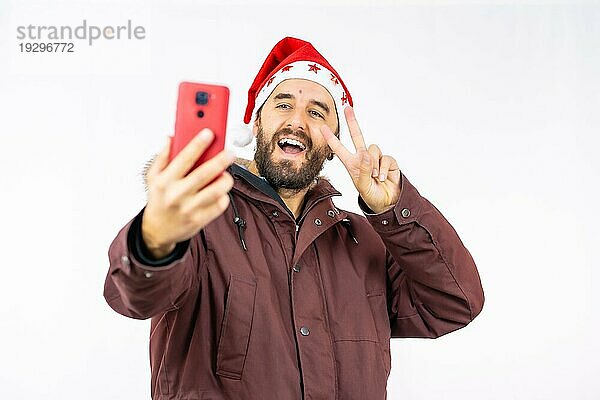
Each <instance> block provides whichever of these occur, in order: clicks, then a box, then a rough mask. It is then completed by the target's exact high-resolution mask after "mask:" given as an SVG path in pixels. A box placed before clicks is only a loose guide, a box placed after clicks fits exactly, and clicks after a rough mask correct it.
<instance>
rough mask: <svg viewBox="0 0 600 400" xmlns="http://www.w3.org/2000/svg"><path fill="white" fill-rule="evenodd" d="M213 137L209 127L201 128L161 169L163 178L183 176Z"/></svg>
mask: <svg viewBox="0 0 600 400" xmlns="http://www.w3.org/2000/svg"><path fill="white" fill-rule="evenodd" d="M213 139H214V134H213V133H212V131H211V130H210V129H203V130H202V131H200V133H199V134H198V135H196V136H194V138H192V140H190V141H189V143H188V144H186V145H185V147H184V148H183V149H181V151H180V152H179V153H178V154H177V155H176V156H175V158H173V160H171V162H170V163H169V164H168V165H167V167H166V168H165V169H164V170H163V172H162V173H163V176H164V178H165V179H166V180H167V181H168V182H169V181H174V180H176V179H180V178H183V177H184V176H185V175H186V174H187V173H188V172H189V170H190V169H191V168H192V166H193V165H194V163H195V162H196V160H197V159H198V158H199V157H200V156H201V155H202V153H204V151H205V150H206V149H207V148H208V146H209V145H210V143H212V141H213Z"/></svg>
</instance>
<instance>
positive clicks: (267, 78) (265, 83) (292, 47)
mask: <svg viewBox="0 0 600 400" xmlns="http://www.w3.org/2000/svg"><path fill="white" fill-rule="evenodd" d="M286 79H307V80H310V81H313V82H316V83H318V84H320V85H321V86H323V87H324V88H325V89H327V91H329V94H331V97H332V98H333V101H334V102H335V108H336V112H337V116H338V122H339V125H340V133H342V132H344V131H346V130H347V124H346V117H345V114H344V107H346V106H348V105H350V106H352V105H353V103H352V97H351V96H350V93H349V92H348V89H347V88H346V85H345V84H344V82H343V81H342V79H341V78H340V76H339V75H338V73H337V71H336V70H335V69H333V67H332V66H331V65H330V64H329V63H328V62H327V60H326V59H325V57H323V56H322V55H321V53H319V52H318V51H317V50H316V49H315V48H314V47H313V45H312V44H310V43H309V42H306V41H304V40H301V39H296V38H293V37H286V38H283V39H281V40H280V41H279V42H278V43H277V44H276V45H275V47H273V49H272V50H271V52H270V53H269V55H268V56H267V58H266V59H265V62H264V63H263V65H262V67H261V68H260V70H259V71H258V74H257V75H256V78H254V82H252V86H250V89H249V90H248V106H247V107H246V113H245V115H244V123H246V124H249V123H250V122H252V123H254V118H256V111H257V110H258V109H259V108H260V107H261V106H262V105H263V104H264V102H265V101H266V100H267V98H268V97H269V96H270V95H271V93H272V92H273V90H274V89H275V88H276V87H277V85H278V84H279V83H281V82H283V81H284V80H286ZM250 128H251V126H250ZM250 141H252V131H251V129H250V130H249V131H248V134H247V137H239V138H238V140H236V142H237V144H238V145H239V146H245V145H247V144H248V143H250Z"/></svg>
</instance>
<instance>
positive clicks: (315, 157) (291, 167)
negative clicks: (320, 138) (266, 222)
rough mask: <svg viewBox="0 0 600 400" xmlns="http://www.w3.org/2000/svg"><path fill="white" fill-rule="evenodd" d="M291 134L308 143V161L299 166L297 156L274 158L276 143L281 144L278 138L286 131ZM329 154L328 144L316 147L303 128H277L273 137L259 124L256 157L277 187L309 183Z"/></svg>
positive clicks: (261, 170) (301, 186)
mask: <svg viewBox="0 0 600 400" xmlns="http://www.w3.org/2000/svg"><path fill="white" fill-rule="evenodd" d="M289 134H293V135H295V136H297V137H298V138H300V139H302V141H303V142H304V143H305V144H306V151H305V153H304V161H303V162H302V164H301V165H299V166H296V162H295V161H293V160H279V161H274V160H273V158H272V156H273V152H274V151H275V146H278V144H277V142H278V141H279V140H280V139H281V138H282V137H283V136H284V135H289ZM329 154H330V150H329V146H328V145H324V146H322V147H319V148H314V147H313V143H312V140H311V139H310V137H309V136H308V135H307V134H306V133H305V132H304V131H303V130H297V131H295V132H294V131H293V130H292V129H290V128H283V129H280V130H279V131H277V132H276V133H275V134H274V135H273V137H272V139H271V140H270V141H269V140H268V139H267V138H266V137H265V134H264V132H263V129H262V126H261V125H260V124H259V126H258V134H257V135H256V153H255V154H254V161H255V162H256V168H257V169H258V172H259V173H260V175H262V176H263V177H264V178H265V179H266V180H267V182H269V184H270V185H271V186H272V187H273V189H275V190H278V189H288V190H302V189H304V188H306V187H308V186H309V185H310V184H311V183H312V182H313V181H314V180H315V178H316V177H317V176H318V175H319V172H321V170H322V169H323V165H324V163H325V160H326V159H327V156H328V155H329Z"/></svg>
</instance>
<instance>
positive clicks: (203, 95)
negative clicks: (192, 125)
mask: <svg viewBox="0 0 600 400" xmlns="http://www.w3.org/2000/svg"><path fill="white" fill-rule="evenodd" d="M196 104H200V105H201V106H203V105H205V104H208V93H207V92H196Z"/></svg>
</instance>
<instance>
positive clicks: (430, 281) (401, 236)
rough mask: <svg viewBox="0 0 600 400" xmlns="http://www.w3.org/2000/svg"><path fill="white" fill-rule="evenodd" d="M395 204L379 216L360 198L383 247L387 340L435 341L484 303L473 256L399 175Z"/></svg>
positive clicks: (457, 327) (434, 210) (407, 181)
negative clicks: (432, 339) (389, 336)
mask: <svg viewBox="0 0 600 400" xmlns="http://www.w3.org/2000/svg"><path fill="white" fill-rule="evenodd" d="M400 185H401V192H400V198H399V199H398V203H397V204H396V205H395V206H394V208H392V209H391V210H388V211H385V212H383V213H380V214H369V212H372V211H371V210H370V209H369V208H368V206H367V205H366V204H365V203H364V201H363V200H362V199H360V198H359V204H360V207H361V208H362V210H363V212H364V213H365V216H366V218H367V220H368V221H369V222H370V224H371V225H372V226H373V228H374V229H375V231H376V232H377V233H378V234H379V236H380V237H381V239H382V240H383V242H384V244H385V247H386V254H387V263H386V268H387V275H388V284H389V290H388V310H389V314H390V325H391V337H426V338H437V337H440V336H442V335H444V334H446V333H449V332H452V331H454V330H457V329H459V328H462V327H463V326H465V325H467V324H468V323H469V322H471V321H472V320H473V319H474V318H475V317H476V316H477V315H478V314H479V313H480V311H481V309H482V307H483V303H484V294H483V288H482V286H481V281H480V278H479V273H478V272H477V267H476V266H475V262H474V261H473V257H471V254H470V253H469V251H468V250H467V248H466V247H465V246H464V245H463V243H462V241H461V240H460V238H459V237H458V234H457V233H456V231H455V230H454V228H453V227H452V226H451V225H450V223H449V222H448V221H447V220H446V219H445V218H444V216H443V215H442V214H441V213H440V211H439V210H438V209H437V208H436V207H435V206H434V205H433V204H431V203H430V202H429V201H428V200H427V199H425V198H424V197H422V196H421V195H420V194H419V192H418V191H417V189H416V188H415V187H414V186H413V185H412V184H411V183H410V182H409V180H408V179H407V178H406V176H405V175H404V174H401V181H400Z"/></svg>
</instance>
